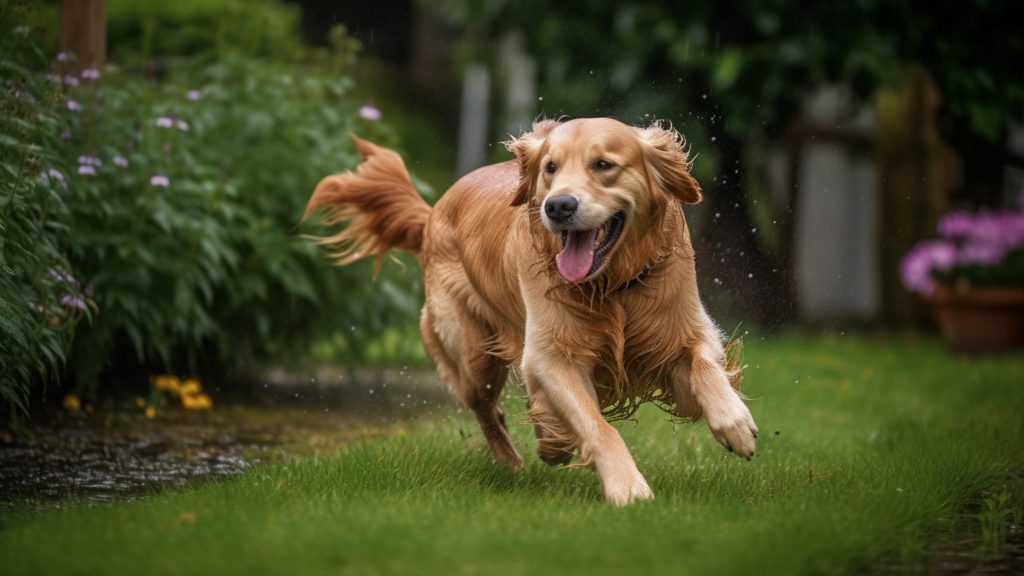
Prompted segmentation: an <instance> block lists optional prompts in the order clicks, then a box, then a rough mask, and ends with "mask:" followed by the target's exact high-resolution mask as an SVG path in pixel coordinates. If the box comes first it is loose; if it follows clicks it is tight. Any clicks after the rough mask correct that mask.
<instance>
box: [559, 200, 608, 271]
mask: <svg viewBox="0 0 1024 576" xmlns="http://www.w3.org/2000/svg"><path fill="white" fill-rule="evenodd" d="M625 223H626V214H625V213H624V212H619V213H617V214H615V215H614V216H612V217H611V218H609V219H608V221H607V222H605V223H604V224H602V225H601V227H600V228H597V229H594V230H562V251H561V252H559V253H558V255H557V256H555V265H556V266H557V267H558V273H559V274H561V275H562V278H565V279H566V280H568V281H569V282H579V281H581V280H583V279H584V278H586V277H588V276H590V275H592V274H594V273H596V272H597V271H598V270H600V269H601V266H602V265H604V261H605V258H607V257H608V254H610V253H611V251H612V248H614V247H615V244H616V243H617V242H618V241H619V238H620V237H621V236H622V228H623V226H624V225H625Z"/></svg>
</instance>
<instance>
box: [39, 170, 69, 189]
mask: <svg viewBox="0 0 1024 576" xmlns="http://www.w3.org/2000/svg"><path fill="white" fill-rule="evenodd" d="M39 179H40V180H42V181H43V182H44V183H46V184H49V183H50V180H53V181H54V182H57V183H58V184H60V185H61V186H63V187H65V188H67V187H68V185H67V183H66V182H65V181H64V175H63V174H61V173H60V170H57V169H55V168H50V169H49V170H47V171H46V172H43V173H42V174H40V175H39Z"/></svg>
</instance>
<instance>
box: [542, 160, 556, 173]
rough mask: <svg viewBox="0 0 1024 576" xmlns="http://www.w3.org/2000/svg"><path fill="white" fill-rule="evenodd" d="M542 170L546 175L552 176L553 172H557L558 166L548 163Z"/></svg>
mask: <svg viewBox="0 0 1024 576" xmlns="http://www.w3.org/2000/svg"><path fill="white" fill-rule="evenodd" d="M544 170H546V171H547V173H548V174H554V173H555V170H558V166H556V165H555V163H554V162H548V165H547V166H545V167H544Z"/></svg>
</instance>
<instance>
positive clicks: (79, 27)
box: [60, 0, 107, 72]
mask: <svg viewBox="0 0 1024 576" xmlns="http://www.w3.org/2000/svg"><path fill="white" fill-rule="evenodd" d="M60 51H61V52H67V53H69V54H73V55H74V58H72V59H71V60H70V61H69V62H67V64H66V66H65V70H66V71H68V72H79V71H81V70H85V69H86V68H102V67H103V65H104V64H105V63H106V62H107V0H61V2H60Z"/></svg>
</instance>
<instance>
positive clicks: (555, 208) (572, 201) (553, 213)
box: [544, 194, 580, 222]
mask: <svg viewBox="0 0 1024 576" xmlns="http://www.w3.org/2000/svg"><path fill="white" fill-rule="evenodd" d="M579 205H580V202H579V200H577V199H576V197H575V196H573V195H571V194H559V195H558V196H552V197H551V198H548V199H547V200H545V201H544V213H545V214H547V215H548V218H550V219H552V220H553V221H555V222H565V221H566V220H568V219H569V218H570V217H572V215H573V214H575V213H576V207H577V206H579Z"/></svg>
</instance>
